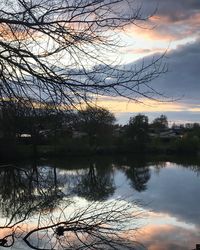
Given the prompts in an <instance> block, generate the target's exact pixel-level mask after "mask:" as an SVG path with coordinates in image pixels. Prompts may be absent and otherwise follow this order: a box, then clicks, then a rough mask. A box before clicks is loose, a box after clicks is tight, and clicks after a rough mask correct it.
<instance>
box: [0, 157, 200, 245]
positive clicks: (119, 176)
mask: <svg viewBox="0 0 200 250" xmlns="http://www.w3.org/2000/svg"><path fill="white" fill-rule="evenodd" d="M172 160H173V162H174V163H172V162H171V161H172ZM24 165H26V164H24ZM199 178H200V163H199V161H198V160H196V159H194V161H192V160H191V159H189V160H188V159H186V160H184V159H183V158H182V159H176V158H175V159H165V161H161V160H160V159H145V158H144V157H142V158H139V159H138V158H134V159H131V158H129V157H122V158H119V159H113V158H103V157H102V158H100V159H95V158H94V159H84V161H82V159H81V160H80V161H75V160H65V161H62V160H61V161H52V162H40V163H38V164H36V165H33V166H26V167H25V166H22V164H21V165H19V166H18V167H13V166H10V167H9V166H4V167H2V168H0V198H1V201H2V202H1V205H0V212H1V217H7V218H14V219H11V222H12V223H14V220H15V221H16V220H18V219H20V218H22V219H23V218H24V216H25V217H26V216H27V215H30V214H34V213H35V214H36V213H37V212H41V211H54V213H55V211H56V208H57V207H58V205H59V204H60V205H61V206H64V204H66V203H65V202H66V198H69V197H71V198H70V199H72V198H73V197H74V196H78V197H82V198H84V199H86V200H87V201H88V202H89V201H91V202H93V201H101V202H103V203H104V202H106V200H108V199H111V198H114V199H115V197H122V198H123V197H126V198H127V200H129V199H131V200H133V199H135V200H138V199H139V200H140V201H141V204H145V206H144V209H145V210H146V211H147V212H148V211H154V214H153V215H152V214H151V216H150V217H149V218H148V219H145V220H144V221H143V222H144V223H143V224H144V227H143V230H142V234H141V235H140V237H139V238H138V239H139V241H141V242H142V243H144V245H145V246H147V247H148V249H151V250H157V249H163V250H165V249H166V250H167V249H193V248H194V247H195V245H196V243H198V239H199V241H200V210H199V207H200V192H199V190H200V179H199ZM67 202H69V200H68V201H67ZM103 203H102V204H103ZM13 215H14V217H13ZM12 223H11V224H12ZM146 224H148V225H146ZM54 232H55V230H54ZM186 238H188V240H187V242H186V240H185V239H186Z"/></svg>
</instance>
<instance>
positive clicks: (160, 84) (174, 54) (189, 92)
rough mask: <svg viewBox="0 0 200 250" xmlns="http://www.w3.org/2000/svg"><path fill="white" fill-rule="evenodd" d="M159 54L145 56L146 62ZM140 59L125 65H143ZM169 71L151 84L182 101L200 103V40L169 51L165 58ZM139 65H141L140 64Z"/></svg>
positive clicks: (126, 66) (159, 90)
mask: <svg viewBox="0 0 200 250" xmlns="http://www.w3.org/2000/svg"><path fill="white" fill-rule="evenodd" d="M153 57H154V58H158V57H159V55H158V54H154V55H153V56H148V57H145V58H143V59H144V62H146V64H148V63H150V62H151V61H152V58H153ZM141 61H142V63H143V60H139V61H137V62H134V63H130V64H127V65H125V66H124V67H125V68H127V69H129V68H131V67H133V65H141ZM163 63H166V64H167V68H168V71H167V72H166V73H164V74H162V75H160V76H159V77H158V78H156V79H155V80H153V82H151V86H152V87H153V88H154V89H156V90H157V91H158V92H160V93H162V94H163V95H166V96H168V97H170V98H174V99H177V98H178V99H180V100H179V101H180V102H190V103H196V104H199V103H200V96H199V93H200V69H199V65H200V40H197V41H196V42H193V43H188V44H185V45H181V46H179V47H178V48H176V49H174V50H172V51H170V52H168V53H167V54H166V56H165V58H164V59H163ZM138 67H139V66H138Z"/></svg>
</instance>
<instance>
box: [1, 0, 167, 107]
mask: <svg viewBox="0 0 200 250" xmlns="http://www.w3.org/2000/svg"><path fill="white" fill-rule="evenodd" d="M147 19H148V16H143V15H142V11H141V9H140V8H136V6H134V5H133V4H132V2H129V0H115V1H112V0H100V1H99V0H84V1H81V0H78V1H68V0H53V1H46V0H41V1H38V0H32V1H30V0H14V1H11V0H3V1H2V2H1V4H0V30H1V34H0V71H1V74H0V80H1V85H0V98H1V100H2V101H5V100H8V99H9V100H16V99H17V100H18V101H20V102H23V100H24V99H26V101H29V102H30V104H31V105H32V106H33V107H35V106H36V107H38V105H40V106H41V107H43V105H46V103H48V102H51V104H52V106H54V107H56V108H58V109H59V108H60V109H62V108H63V107H65V108H68V109H72V108H77V105H78V104H81V103H82V102H84V103H85V102H86V103H88V102H89V101H92V100H93V98H94V96H96V95H108V96H124V97H126V98H129V99H133V100H138V98H139V97H143V98H151V99H152V98H155V95H156V96H158V95H159V93H157V92H156V91H155V90H154V88H153V87H152V86H151V85H150V81H151V80H153V79H154V78H156V77H158V76H159V75H160V74H161V73H163V72H165V71H166V69H165V65H163V64H162V63H161V59H162V57H163V56H160V57H159V58H155V59H152V61H151V62H149V63H144V62H143V63H141V64H140V65H139V66H135V65H134V66H133V67H128V69H125V68H124V67H122V66H116V65H117V64H118V63H117V62H116V60H115V59H112V58H113V56H112V55H113V54H114V55H116V52H117V49H118V48H119V47H120V44H119V42H118V41H119V36H118V35H117V34H118V32H119V31H121V30H122V29H123V28H125V27H126V26H128V25H129V24H133V25H140V24H141V25H142V23H143V22H145V21H146V20H147ZM115 57H116V56H115Z"/></svg>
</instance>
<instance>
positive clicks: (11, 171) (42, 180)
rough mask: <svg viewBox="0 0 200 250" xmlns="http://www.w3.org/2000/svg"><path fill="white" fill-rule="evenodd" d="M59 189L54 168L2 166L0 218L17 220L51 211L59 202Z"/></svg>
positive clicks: (58, 181) (59, 182) (59, 184)
mask: <svg viewBox="0 0 200 250" xmlns="http://www.w3.org/2000/svg"><path fill="white" fill-rule="evenodd" d="M63 185H64V183H62V182H61V181H60V180H59V179H58V178H57V174H56V169H55V168H48V167H42V168H41V167H40V168H38V167H37V166H34V167H32V168H26V169H25V168H18V167H14V166H3V167H1V168H0V199H1V203H0V212H1V216H2V217H7V218H9V217H13V216H15V219H16V218H18V219H21V218H22V217H23V216H24V215H26V214H27V213H30V212H32V211H37V210H40V209H47V208H48V209H50V208H51V209H53V208H54V207H56V206H57V205H58V204H59V201H60V200H61V199H62V196H63V195H62V192H61V187H62V186H63Z"/></svg>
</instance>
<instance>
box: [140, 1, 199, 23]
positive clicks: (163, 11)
mask: <svg viewBox="0 0 200 250" xmlns="http://www.w3.org/2000/svg"><path fill="white" fill-rule="evenodd" d="M140 2H141V3H142V5H143V7H144V8H145V9H146V10H149V11H152V10H154V9H155V8H157V14H158V15H159V16H165V17H167V18H168V19H169V20H170V21H171V22H176V21H180V20H186V19H188V18H190V17H191V16H193V15H194V14H196V13H197V12H198V11H199V10H200V1H198V0H176V1H174V0H167V1H166V0H159V1H158V0H142V1H140Z"/></svg>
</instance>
